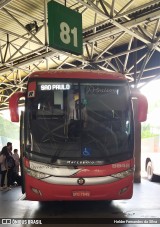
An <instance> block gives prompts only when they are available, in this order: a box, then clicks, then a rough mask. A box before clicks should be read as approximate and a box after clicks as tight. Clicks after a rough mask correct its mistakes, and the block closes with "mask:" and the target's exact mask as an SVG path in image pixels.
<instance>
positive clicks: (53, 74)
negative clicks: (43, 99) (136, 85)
mask: <svg viewBox="0 0 160 227" xmlns="http://www.w3.org/2000/svg"><path fill="white" fill-rule="evenodd" d="M29 78H61V79H63V78H64V79H65V78H66V79H67V78H70V79H73V78H76V79H110V80H127V79H126V78H125V76H124V75H122V74H120V73H116V72H107V71H102V70H71V69H70V70H69V69H67V70H66V69H65V70H46V71H35V72H33V73H32V74H30V76H29Z"/></svg>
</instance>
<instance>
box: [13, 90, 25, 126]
mask: <svg viewBox="0 0 160 227" xmlns="http://www.w3.org/2000/svg"><path fill="white" fill-rule="evenodd" d="M22 97H25V93H24V92H16V93H14V94H13V95H12V96H11V97H10V98H9V109H10V116H11V121H12V122H19V113H18V102H19V100H20V98H22Z"/></svg>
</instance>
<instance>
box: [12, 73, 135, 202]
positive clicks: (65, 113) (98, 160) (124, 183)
mask: <svg viewBox="0 0 160 227" xmlns="http://www.w3.org/2000/svg"><path fill="white" fill-rule="evenodd" d="M21 95H22V94H19V95H18V94H17V96H16V95H14V96H13V97H11V99H10V107H11V108H10V109H11V110H13V108H15V107H14V105H13V100H14V101H15V99H16V98H17V100H18V98H19V97H20V96H21ZM18 96H19V97H18ZM25 97H26V102H25V113H24V114H23V116H22V117H21V138H23V141H21V144H22V147H23V151H22V152H23V154H22V155H23V163H24V168H23V178H24V184H23V192H26V197H27V199H29V200H38V201H42V200H45V201H49V200H112V199H129V198H131V197H132V192H133V175H134V120H133V105H132V97H131V93H130V88H129V85H128V82H127V81H126V79H125V78H124V77H123V76H122V75H120V74H116V73H113V74H112V73H104V72H96V71H95V72H93V71H68V70H67V71H46V72H45V71H44V72H35V73H33V74H32V75H30V78H29V81H28V87H27V92H26V94H25ZM12 112H13V111H12ZM14 117H15V116H14ZM15 118H16V117H15ZM14 120H16V119H14Z"/></svg>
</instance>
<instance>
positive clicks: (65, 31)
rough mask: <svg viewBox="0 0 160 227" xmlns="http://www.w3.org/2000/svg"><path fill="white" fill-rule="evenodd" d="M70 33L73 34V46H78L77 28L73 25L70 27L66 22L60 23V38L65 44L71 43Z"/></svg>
mask: <svg viewBox="0 0 160 227" xmlns="http://www.w3.org/2000/svg"><path fill="white" fill-rule="evenodd" d="M71 35H73V46H75V47H78V41H77V28H76V27H74V28H73V29H70V27H69V25H68V24H67V23H66V22H61V23H60V38H61V41H62V42H63V43H65V44H70V43H71Z"/></svg>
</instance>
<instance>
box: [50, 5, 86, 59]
mask: <svg viewBox="0 0 160 227" xmlns="http://www.w3.org/2000/svg"><path fill="white" fill-rule="evenodd" d="M48 30H49V46H51V47H53V48H55V49H58V50H64V51H67V52H70V53H73V54H77V55H78V54H82V15H81V14H80V13H78V12H75V11H73V10H71V9H69V8H67V7H65V6H63V5H61V4H59V3H57V2H54V1H50V2H48Z"/></svg>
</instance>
